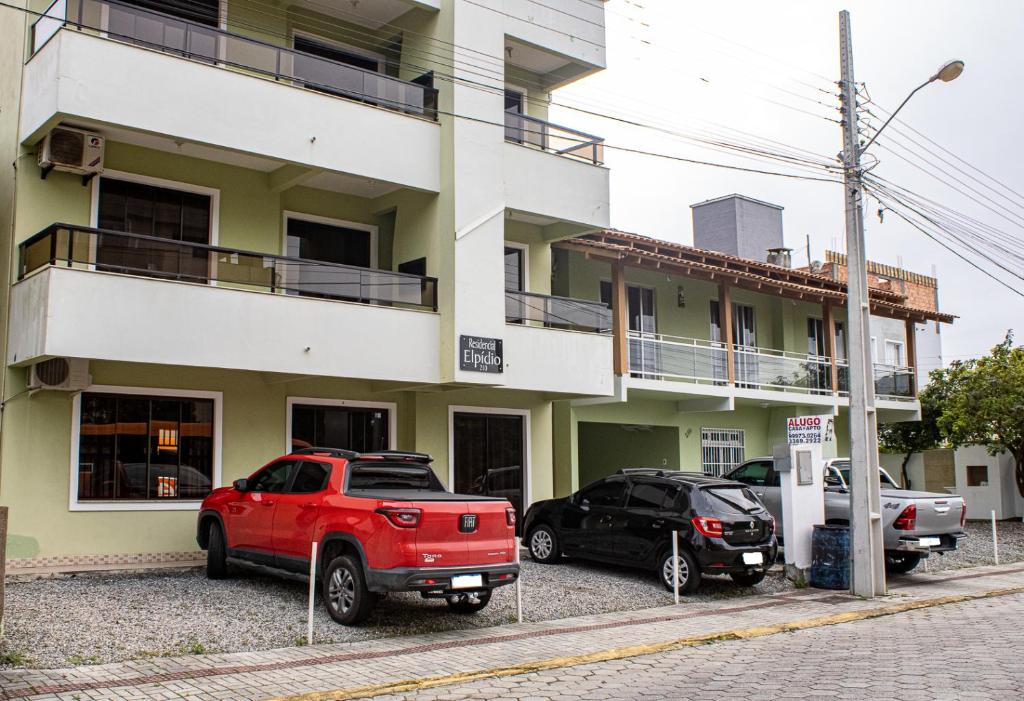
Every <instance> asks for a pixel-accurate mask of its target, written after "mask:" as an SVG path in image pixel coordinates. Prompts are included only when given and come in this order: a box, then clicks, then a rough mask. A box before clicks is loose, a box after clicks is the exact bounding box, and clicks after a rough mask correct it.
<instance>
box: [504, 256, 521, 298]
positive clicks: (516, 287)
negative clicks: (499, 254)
mask: <svg viewBox="0 0 1024 701" xmlns="http://www.w3.org/2000/svg"><path fill="white" fill-rule="evenodd" d="M524 253H525V251H524V250H523V249H522V248H518V247H513V246H505V290H506V291H509V292H523V291H524V290H525V289H526V276H525V267H524V265H523V254H524Z"/></svg>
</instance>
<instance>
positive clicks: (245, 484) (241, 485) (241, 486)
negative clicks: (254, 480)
mask: <svg viewBox="0 0 1024 701" xmlns="http://www.w3.org/2000/svg"><path fill="white" fill-rule="evenodd" d="M231 486H232V487H234V488H235V489H237V490H238V491H239V492H244V491H246V490H247V489H249V480H245V479H240V480H235V481H234V482H232V483H231Z"/></svg>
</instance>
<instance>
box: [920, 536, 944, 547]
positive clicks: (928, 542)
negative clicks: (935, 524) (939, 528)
mask: <svg viewBox="0 0 1024 701" xmlns="http://www.w3.org/2000/svg"><path fill="white" fill-rule="evenodd" d="M917 543H918V545H921V546H927V547H931V546H933V545H940V544H941V543H942V539H941V538H918V539H917Z"/></svg>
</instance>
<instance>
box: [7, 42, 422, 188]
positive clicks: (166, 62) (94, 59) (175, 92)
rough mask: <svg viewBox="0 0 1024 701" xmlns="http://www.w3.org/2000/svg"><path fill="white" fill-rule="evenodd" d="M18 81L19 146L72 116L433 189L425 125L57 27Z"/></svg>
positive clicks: (259, 79)
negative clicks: (21, 87)
mask: <svg viewBox="0 0 1024 701" xmlns="http://www.w3.org/2000/svg"><path fill="white" fill-rule="evenodd" d="M114 66H116V70H113V69H112V68H111V67H114ZM24 85H25V95H24V99H23V102H22V107H21V128H20V139H21V141H22V142H23V143H33V142H34V141H37V140H38V139H39V138H41V137H42V135H43V134H44V133H45V132H46V131H47V130H49V129H50V128H51V127H52V126H53V125H54V124H55V123H56V122H57V121H59V120H61V119H65V120H68V121H72V122H73V121H75V120H76V119H77V120H85V121H87V122H95V123H100V124H112V125H118V126H122V127H127V128H130V129H134V130H139V131H145V132H150V133H153V134H161V135H163V136H167V137H171V138H175V139H181V140H183V141H188V142H194V143H198V144H206V145H210V146H217V147H222V148H226V149H232V150H235V151H239V152H242V153H251V154H256V155H260V156H268V157H270V158H275V159H279V160H281V161H286V162H290V163H297V164H300V165H307V166H313V167H316V168H323V169H327V170H331V171H336V172H340V173H347V174H351V175H357V176H363V177H367V178H373V179H376V180H381V181H384V182H388V183H394V184H397V185H403V186H407V187H412V188H417V189H420V190H426V191H430V192H437V191H439V190H440V187H441V183H440V171H439V168H438V163H439V159H440V129H439V127H438V125H437V124H435V123H434V122H430V121H428V120H425V119H420V118H417V117H412V116H409V115H403V114H400V113H398V112H394V111H392V110H386V109H382V108H378V107H371V106H369V105H363V104H360V103H357V102H352V101H350V100H344V99H340V98H336V97H331V96H329V95H324V94H322V93H318V92H314V91H312V90H306V89H301V88H297V87H294V86H291V85H287V84H284V83H276V82H274V81H271V80H264V79H262V78H257V77H253V76H248V75H243V74H241V73H238V72H234V71H229V70H225V69H222V68H217V67H214V66H208V65H205V64H202V63H197V62H195V61H189V60H186V59H183V58H177V57H174V56H171V55H169V54H164V53H158V52H156V51H148V50H145V49H142V48H140V47H136V46H129V45H126V44H120V43H118V42H115V41H109V40H106V39H101V38H99V37H95V36H91V35H88V34H83V33H79V32H73V31H70V30H62V31H61V32H59V33H58V35H57V36H55V37H54V38H53V39H51V40H50V42H49V43H48V44H47V45H46V46H45V47H44V48H43V49H42V51H40V52H39V53H38V54H36V55H35V56H33V57H32V60H30V61H29V62H28V64H27V65H26V67H25V76H24ZM101 131H102V130H101Z"/></svg>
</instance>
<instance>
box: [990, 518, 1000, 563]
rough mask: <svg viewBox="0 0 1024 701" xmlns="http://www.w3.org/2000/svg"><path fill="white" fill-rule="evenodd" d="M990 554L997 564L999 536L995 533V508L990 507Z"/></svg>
mask: <svg viewBox="0 0 1024 701" xmlns="http://www.w3.org/2000/svg"><path fill="white" fill-rule="evenodd" d="M992 555H993V556H995V559H996V564H997V565H998V564H999V536H997V535H996V510H995V509H992Z"/></svg>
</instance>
